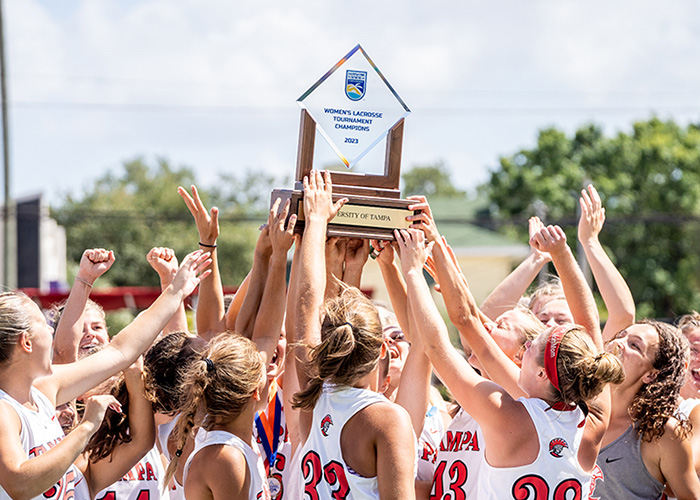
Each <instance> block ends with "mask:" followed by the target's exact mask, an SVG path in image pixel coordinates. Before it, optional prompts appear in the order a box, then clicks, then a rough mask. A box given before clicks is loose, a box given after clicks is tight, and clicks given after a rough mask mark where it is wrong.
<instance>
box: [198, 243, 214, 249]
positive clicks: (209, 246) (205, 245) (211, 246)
mask: <svg viewBox="0 0 700 500" xmlns="http://www.w3.org/2000/svg"><path fill="white" fill-rule="evenodd" d="M199 246H200V247H207V248H216V243H214V244H213V245H207V244H206V243H202V242H201V241H200V242H199Z"/></svg>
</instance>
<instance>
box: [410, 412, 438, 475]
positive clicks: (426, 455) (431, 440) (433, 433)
mask: <svg viewBox="0 0 700 500" xmlns="http://www.w3.org/2000/svg"><path fill="white" fill-rule="evenodd" d="M444 433H445V422H443V420H442V415H441V414H440V409H439V408H438V407H437V406H434V405H430V406H429V407H428V411H427V412H426V413H425V422H424V423H423V430H422V431H421V434H420V437H418V447H417V448H416V451H417V453H418V473H417V474H416V479H418V480H419V481H432V479H433V476H434V475H435V460H436V458H437V450H438V447H439V446H440V440H441V439H442V435H443V434H444Z"/></svg>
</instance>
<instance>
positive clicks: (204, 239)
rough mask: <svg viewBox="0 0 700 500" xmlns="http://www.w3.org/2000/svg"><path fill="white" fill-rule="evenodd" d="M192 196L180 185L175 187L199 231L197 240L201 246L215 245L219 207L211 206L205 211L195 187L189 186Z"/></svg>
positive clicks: (217, 233)
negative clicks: (209, 210)
mask: <svg viewBox="0 0 700 500" xmlns="http://www.w3.org/2000/svg"><path fill="white" fill-rule="evenodd" d="M190 188H191V189H192V196H190V195H189V193H188V192H187V190H186V189H185V188H183V187H182V186H180V187H178V188H177V192H178V193H179V194H180V196H182V199H183V200H185V205H187V208H189V209H190V213H191V214H192V217H194V221H195V223H196V224H197V231H198V232H199V242H200V243H203V244H204V245H203V246H209V245H215V244H216V239H217V238H218V237H219V209H218V208H216V207H212V209H211V212H207V209H206V208H205V206H204V204H203V203H202V200H201V199H200V198H199V193H198V192H197V188H196V187H194V186H190Z"/></svg>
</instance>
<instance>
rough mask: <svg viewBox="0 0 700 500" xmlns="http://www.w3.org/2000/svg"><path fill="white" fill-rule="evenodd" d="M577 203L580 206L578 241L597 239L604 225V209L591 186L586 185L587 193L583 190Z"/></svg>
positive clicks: (596, 192) (598, 196)
mask: <svg viewBox="0 0 700 500" xmlns="http://www.w3.org/2000/svg"><path fill="white" fill-rule="evenodd" d="M578 201H579V205H580V206H581V218H580V219H579V221H578V239H579V241H581V242H584V241H588V240H593V239H598V234H599V233H600V231H601V230H602V229H603V224H604V223H605V207H603V204H602V202H601V201H600V195H598V191H596V189H595V188H594V187H593V184H589V185H588V192H586V190H585V189H582V190H581V197H580V198H579V199H578Z"/></svg>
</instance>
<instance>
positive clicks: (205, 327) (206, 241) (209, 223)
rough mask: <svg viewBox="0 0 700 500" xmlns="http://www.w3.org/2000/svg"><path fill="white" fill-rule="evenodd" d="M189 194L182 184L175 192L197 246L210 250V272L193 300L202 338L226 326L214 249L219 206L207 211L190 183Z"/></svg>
mask: <svg viewBox="0 0 700 500" xmlns="http://www.w3.org/2000/svg"><path fill="white" fill-rule="evenodd" d="M190 188H191V189H192V196H190V195H189V193H188V192H187V190H185V188H183V187H178V188H177V192H178V193H179V194H180V196H181V197H182V199H183V200H184V201H185V204H186V205H187V208H189V210H190V213H191V214H192V217H194V221H195V223H196V224H197V232H198V233H199V247H200V248H201V249H202V250H203V251H205V252H210V253H211V267H210V269H211V274H210V275H209V276H208V277H207V278H205V279H203V280H202V283H201V284H200V286H199V300H197V315H196V322H197V335H199V336H200V337H202V338H204V339H205V340H211V338H212V337H214V336H215V335H217V334H218V333H221V332H223V331H224V329H225V328H226V325H225V321H224V315H225V313H226V311H225V310H224V289H223V286H222V285H221V275H220V274H219V260H218V253H219V252H217V251H216V240H217V238H218V237H219V209H218V208H216V207H212V209H211V211H210V212H207V209H206V207H205V206H204V204H203V203H202V200H201V199H200V197H199V193H198V192H197V188H196V187H194V186H190Z"/></svg>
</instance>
